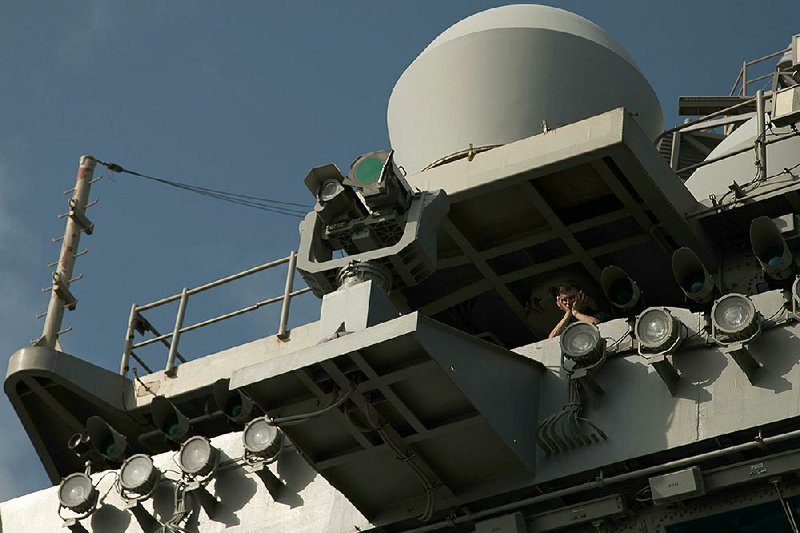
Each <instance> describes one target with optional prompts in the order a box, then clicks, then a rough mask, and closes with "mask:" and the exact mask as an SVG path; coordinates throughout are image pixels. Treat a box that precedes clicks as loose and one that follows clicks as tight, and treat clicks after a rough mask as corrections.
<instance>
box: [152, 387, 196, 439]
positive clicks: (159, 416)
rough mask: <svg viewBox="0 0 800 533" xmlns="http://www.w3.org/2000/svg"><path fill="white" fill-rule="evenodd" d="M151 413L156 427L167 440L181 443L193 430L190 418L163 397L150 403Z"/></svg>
mask: <svg viewBox="0 0 800 533" xmlns="http://www.w3.org/2000/svg"><path fill="white" fill-rule="evenodd" d="M150 413H151V414H152V416H153V422H154V423H155V425H156V427H157V428H158V430H159V431H160V432H161V433H163V434H164V436H165V437H166V438H167V439H169V440H171V441H173V442H181V441H183V440H184V439H185V438H186V436H187V435H188V434H189V430H190V429H191V424H190V423H189V418H188V417H187V416H186V415H184V414H183V413H181V411H180V410H179V409H178V408H177V407H175V405H173V403H172V402H171V401H169V400H167V399H166V398H164V397H163V396H156V397H155V398H153V401H152V402H151V403H150Z"/></svg>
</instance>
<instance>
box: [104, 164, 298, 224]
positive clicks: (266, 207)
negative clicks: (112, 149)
mask: <svg viewBox="0 0 800 533" xmlns="http://www.w3.org/2000/svg"><path fill="white" fill-rule="evenodd" d="M96 161H97V162H98V163H100V164H101V165H103V166H105V167H106V168H108V170H110V171H111V172H119V173H122V174H129V175H131V176H136V177H138V178H142V179H146V180H150V181H154V182H157V183H160V184H162V185H168V186H170V187H175V188H177V189H181V190H184V191H189V192H193V193H195V194H200V195H202V196H207V197H209V198H214V199H217V200H222V201H224V202H229V203H232V204H236V205H241V206H244V207H251V208H253V209H260V210H262V211H268V212H270V213H275V214H278V215H285V216H290V217H296V218H303V217H305V215H306V213H307V212H308V210H309V209H310V206H307V205H303V204H299V203H295V202H285V201H282V200H274V199H272V198H265V197H261V196H251V195H248V194H238V193H232V192H228V191H223V190H220V189H212V188H210V187H201V186H199V185H190V184H188V183H182V182H180V181H173V180H168V179H164V178H158V177H156V176H149V175H147V174H142V173H140V172H136V171H134V170H129V169H127V168H124V167H123V166H122V165H118V164H117V163H108V162H106V161H101V160H99V159H97V160H96Z"/></svg>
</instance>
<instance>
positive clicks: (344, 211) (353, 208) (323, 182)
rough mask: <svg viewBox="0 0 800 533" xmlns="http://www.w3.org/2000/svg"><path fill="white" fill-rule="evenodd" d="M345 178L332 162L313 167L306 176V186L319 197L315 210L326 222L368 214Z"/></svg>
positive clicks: (315, 196)
mask: <svg viewBox="0 0 800 533" xmlns="http://www.w3.org/2000/svg"><path fill="white" fill-rule="evenodd" d="M344 180H345V177H344V176H343V175H342V173H341V172H340V171H339V169H338V168H337V167H336V165H334V164H332V163H329V164H327V165H323V166H321V167H315V168H312V169H311V170H310V171H309V172H308V175H306V177H305V180H304V182H305V184H306V187H307V188H308V190H309V191H311V194H313V195H314V198H316V199H317V205H316V206H315V207H314V211H316V213H317V215H318V216H319V218H320V219H321V220H322V221H323V222H324V223H325V224H330V223H332V222H335V221H337V220H339V219H344V218H346V217H348V216H351V217H358V216H363V215H365V214H366V211H365V209H364V207H363V204H362V203H361V200H360V199H359V198H358V196H356V193H355V191H353V189H351V188H350V187H347V186H346V185H345V184H344Z"/></svg>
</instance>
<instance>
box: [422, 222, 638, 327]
mask: <svg viewBox="0 0 800 533" xmlns="http://www.w3.org/2000/svg"><path fill="white" fill-rule="evenodd" d="M649 240H650V236H648V235H633V236H631V237H627V238H625V239H620V240H618V241H614V242H610V243H608V244H604V245H602V246H598V247H596V248H591V249H589V250H588V253H589V255H590V256H591V257H600V256H603V255H606V254H609V253H612V252H615V251H617V250H623V249H625V248H628V247H631V246H637V245H639V244H642V243H645V242H647V241H649ZM573 263H577V259H576V258H575V257H573V256H572V255H569V254H568V255H562V256H561V257H557V258H555V259H551V260H550V261H545V262H544V263H538V264H534V265H529V266H526V267H524V268H521V269H519V270H514V271H512V272H508V273H506V274H503V275H502V276H500V280H501V281H502V282H503V283H513V282H514V281H518V280H521V279H525V278H528V277H530V276H535V275H537V274H541V273H543V272H549V271H551V270H556V269H559V268H563V267H566V266H568V265H571V264H573ZM491 289H492V285H491V284H490V283H489V281H488V280H486V279H483V280H480V281H478V282H476V283H473V284H471V285H467V286H465V287H461V288H460V289H458V290H455V291H453V292H451V293H449V294H448V295H447V296H444V297H442V298H440V299H438V300H435V301H433V302H429V303H428V304H426V305H425V306H423V307H422V309H420V310H421V311H422V312H423V313H425V314H426V315H435V314H437V313H440V312H442V311H444V310H445V309H448V308H450V307H452V306H454V305H456V304H458V303H461V302H464V301H466V300H469V299H470V298H474V297H475V296H478V295H480V294H483V293H484V292H486V291H488V290H491Z"/></svg>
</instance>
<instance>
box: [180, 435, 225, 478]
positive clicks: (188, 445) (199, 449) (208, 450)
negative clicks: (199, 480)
mask: <svg viewBox="0 0 800 533" xmlns="http://www.w3.org/2000/svg"><path fill="white" fill-rule="evenodd" d="M215 454H216V450H215V449H214V448H213V447H212V446H211V443H210V442H209V441H208V439H207V438H205V437H200V436H197V437H192V438H191V439H189V440H187V441H186V442H184V443H183V446H182V447H181V451H180V455H179V456H178V463H179V466H180V467H181V470H183V471H184V472H185V473H187V474H194V475H205V474H207V473H209V472H210V471H211V470H213V468H214V459H215V458H216V456H215Z"/></svg>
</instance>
